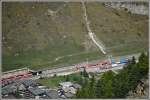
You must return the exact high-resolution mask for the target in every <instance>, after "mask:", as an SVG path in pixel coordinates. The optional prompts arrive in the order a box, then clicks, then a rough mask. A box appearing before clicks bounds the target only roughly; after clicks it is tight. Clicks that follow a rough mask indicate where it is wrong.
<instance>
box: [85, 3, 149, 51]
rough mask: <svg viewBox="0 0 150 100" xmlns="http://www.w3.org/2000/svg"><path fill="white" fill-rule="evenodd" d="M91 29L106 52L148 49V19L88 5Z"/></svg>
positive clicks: (97, 5) (98, 4)
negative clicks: (106, 49)
mask: <svg viewBox="0 0 150 100" xmlns="http://www.w3.org/2000/svg"><path fill="white" fill-rule="evenodd" d="M87 9H88V10H87V11H88V16H89V20H90V21H91V27H92V29H93V31H94V32H95V34H96V35H97V36H98V37H99V39H101V40H102V41H103V42H104V44H105V45H106V48H108V52H109V53H112V54H114V52H117V51H118V52H128V53H129V52H131V51H133V50H134V51H137V52H138V51H142V50H144V49H145V48H148V17H147V16H142V15H136V14H130V13H126V12H125V11H121V10H115V9H110V8H106V7H104V6H103V5H102V4H100V3H88V4H87Z"/></svg>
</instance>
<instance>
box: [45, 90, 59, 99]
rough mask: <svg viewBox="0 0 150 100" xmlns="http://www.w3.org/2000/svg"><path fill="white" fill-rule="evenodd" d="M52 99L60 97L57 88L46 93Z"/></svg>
mask: <svg viewBox="0 0 150 100" xmlns="http://www.w3.org/2000/svg"><path fill="white" fill-rule="evenodd" d="M45 94H46V95H47V96H48V97H49V98H50V99H58V98H60V97H59V95H58V92H57V91H55V90H49V91H46V93H45Z"/></svg>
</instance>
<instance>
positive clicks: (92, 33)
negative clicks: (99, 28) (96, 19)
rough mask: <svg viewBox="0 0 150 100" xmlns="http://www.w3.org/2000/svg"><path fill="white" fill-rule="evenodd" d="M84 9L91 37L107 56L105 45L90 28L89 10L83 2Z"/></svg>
mask: <svg viewBox="0 0 150 100" xmlns="http://www.w3.org/2000/svg"><path fill="white" fill-rule="evenodd" d="M82 8H83V14H84V19H85V22H86V28H87V30H88V34H89V37H90V38H91V40H92V41H93V42H94V44H96V46H97V47H98V48H99V49H100V50H101V51H102V53H103V54H106V48H105V46H104V44H103V43H102V42H101V41H100V40H99V39H98V38H97V37H96V35H95V33H94V32H92V30H91V28H90V22H89V20H88V16H87V10H86V6H85V2H84V1H82Z"/></svg>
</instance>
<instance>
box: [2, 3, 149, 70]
mask: <svg viewBox="0 0 150 100" xmlns="http://www.w3.org/2000/svg"><path fill="white" fill-rule="evenodd" d="M87 8H88V14H89V19H90V20H91V21H92V22H91V23H92V24H91V27H92V29H93V30H94V32H95V33H96V35H97V36H98V37H99V38H100V39H102V40H103V41H104V43H105V44H106V46H107V47H110V49H109V50H108V51H109V52H110V53H113V54H115V53H118V54H122V53H123V52H126V51H128V52H127V53H129V52H130V53H131V52H132V51H133V49H136V50H137V51H140V48H143V47H145V46H144V45H142V44H141V43H142V42H139V40H141V41H143V40H144V42H143V44H144V43H147V42H148V38H147V35H148V32H147V31H148V24H147V22H146V17H145V16H139V15H132V16H130V15H129V14H127V13H126V12H121V11H120V12H117V11H116V10H112V9H109V8H105V7H103V6H102V5H101V4H95V3H91V4H88V5H87ZM48 9H51V10H53V11H56V10H57V9H61V10H60V11H59V12H58V13H57V14H53V15H48ZM115 13H119V15H120V16H118V15H116V14H115ZM2 16H3V17H2V19H3V22H2V23H3V27H2V29H3V40H2V42H3V47H2V49H3V62H2V68H3V71H6V70H10V69H14V68H21V67H23V66H29V67H30V68H32V69H38V68H42V67H61V66H63V65H69V64H72V63H77V62H81V61H85V60H86V58H87V57H88V58H89V59H99V58H101V57H103V55H102V53H100V52H98V51H97V48H96V49H95V46H94V45H93V44H92V42H91V41H89V42H88V43H89V45H88V43H87V40H89V38H88V37H87V33H86V28H85V26H84V20H83V15H82V9H81V4H79V3H69V4H66V6H64V3H49V4H48V3H42V4H35V3H30V4H27V3H7V4H3V13H2ZM106 22H107V23H106ZM135 26H136V27H135ZM100 27H102V28H100ZM137 32H139V34H141V37H140V38H139V37H138V36H137V34H138V33H137ZM110 33H111V34H110ZM116 35H117V37H116ZM106 37H107V39H106ZM118 37H119V38H118ZM129 40H132V41H131V42H130V41H129ZM128 42H130V44H131V45H128V44H129V43H128ZM117 44H120V45H121V46H120V47H119V48H120V49H116V48H115V47H114V46H116V45H117ZM122 44H125V45H127V46H125V45H123V46H122ZM87 45H88V46H89V51H90V52H89V53H86V52H87V49H86V47H87ZM124 46H125V47H124ZM129 47H130V48H131V49H128V48H129ZM117 51H119V52H117ZM82 52H83V54H81V55H76V56H73V57H68V56H67V57H64V58H63V59H60V60H58V61H56V62H52V61H54V60H55V58H57V57H59V56H65V55H69V54H78V53H82ZM60 65H61V66H60Z"/></svg>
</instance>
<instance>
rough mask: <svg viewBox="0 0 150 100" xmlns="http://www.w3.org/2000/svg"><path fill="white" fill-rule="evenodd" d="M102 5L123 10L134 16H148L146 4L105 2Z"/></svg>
mask: <svg viewBox="0 0 150 100" xmlns="http://www.w3.org/2000/svg"><path fill="white" fill-rule="evenodd" d="M104 5H105V6H107V7H112V8H115V9H124V10H126V11H128V12H131V13H135V14H141V15H148V14H149V5H148V2H105V3H104Z"/></svg>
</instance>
